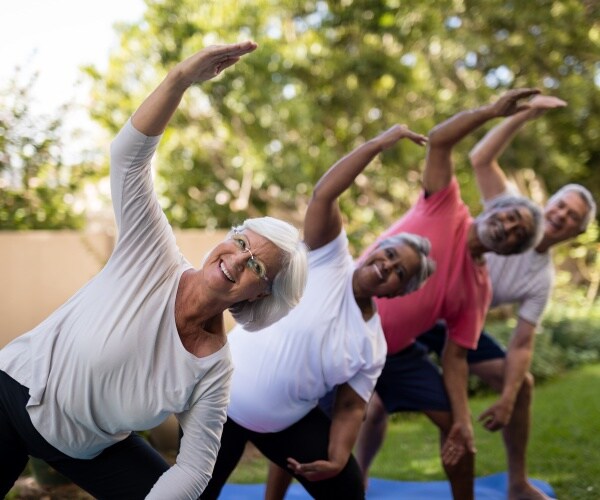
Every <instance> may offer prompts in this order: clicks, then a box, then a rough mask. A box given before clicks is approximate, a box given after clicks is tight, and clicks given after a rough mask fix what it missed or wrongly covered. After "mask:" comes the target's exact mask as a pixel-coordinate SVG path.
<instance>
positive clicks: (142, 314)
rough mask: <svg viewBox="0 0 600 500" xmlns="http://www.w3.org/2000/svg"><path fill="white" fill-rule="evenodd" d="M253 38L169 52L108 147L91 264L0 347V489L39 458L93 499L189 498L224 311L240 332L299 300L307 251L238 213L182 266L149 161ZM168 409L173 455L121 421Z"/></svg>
mask: <svg viewBox="0 0 600 500" xmlns="http://www.w3.org/2000/svg"><path fill="white" fill-rule="evenodd" d="M255 48H256V44H254V43H253V42H243V43H238V44H232V45H223V46H213V47H208V48H206V49H204V50H202V51H200V52H198V53H197V54H195V55H193V56H192V57H190V58H188V59H186V60H184V61H183V62H181V63H179V64H177V65H176V66H175V67H174V68H173V69H172V70H171V71H170V72H169V73H168V75H167V76H166V78H165V79H164V80H163V81H162V83H161V84H160V85H159V86H158V87H157V88H156V90H155V91H154V92H153V93H152V94H151V95H150V96H149V97H148V98H147V99H146V100H145V101H144V102H143V104H142V105H141V106H140V108H139V109H138V110H137V111H136V112H135V114H134V115H133V117H132V118H131V119H130V120H129V121H128V122H127V123H126V124H125V126H124V127H123V129H122V130H121V131H120V132H119V134H118V135H117V137H116V138H115V140H114V141H113V143H112V147H111V191H112V202H113V208H114V212H115V218H116V222H117V226H118V230H119V238H118V242H117V245H116V247H115V249H114V251H113V253H112V255H111V257H110V259H109V261H108V262H107V264H106V266H105V267H104V269H103V270H102V271H101V272H100V273H99V274H98V275H97V276H95V277H94V278H93V279H92V280H91V281H90V282H89V283H87V284H86V285H85V286H84V287H83V288H82V289H81V290H79V291H78V292H77V293H76V294H75V295H74V296H73V297H71V298H70V299H69V300H68V301H67V302H66V303H65V304H64V305H63V306H62V307H60V308H59V309H58V310H57V311H55V312H54V313H53V314H51V315H50V316H49V317H48V318H47V319H46V320H45V321H44V322H42V323H41V324H40V325H38V326H37V327H36V328H34V329H33V330H31V331H30V332H28V333H26V334H24V335H22V336H21V337H18V338H17V339H15V340H14V341H13V342H12V343H10V344H9V345H8V346H6V347H5V348H4V349H2V350H1V351H0V496H1V497H4V496H5V494H6V493H7V492H8V490H9V489H10V488H11V487H12V485H13V484H14V481H15V480H16V478H17V477H18V475H19V474H20V472H21V471H22V470H23V469H24V467H25V465H26V463H27V459H28V455H31V456H34V457H38V458H41V459H43V460H45V461H46V462H47V463H48V464H50V465H51V466H52V467H53V468H55V469H56V470H58V471H59V472H61V473H62V474H63V475H65V476H67V477H68V478H70V479H71V480H72V481H74V482H75V483H77V484H78V485H79V486H81V487H82V488H83V489H85V490H87V491H88V492H89V493H91V494H92V495H93V496H95V497H97V498H123V499H125V498H127V499H135V498H144V497H146V498H156V499H161V500H162V499H165V498H169V499H178V498H190V499H192V498H197V497H198V496H199V495H200V493H202V490H203V489H204V487H205V485H206V483H207V482H208V480H209V478H210V475H211V472H212V469H213V465H214V462H215V459H216V456H217V451H218V449H219V438H220V436H221V431H222V428H223V423H224V422H225V419H226V408H227V404H228V401H229V389H230V379H231V373H232V362H231V356H230V351H229V346H228V344H227V336H226V332H225V328H224V321H223V312H224V311H225V310H226V309H231V311H232V313H233V315H234V316H235V317H236V319H237V320H238V321H239V322H240V323H241V324H244V325H246V327H247V328H248V329H250V330H256V329H260V328H263V327H265V326H268V325H270V324H271V323H273V322H275V321H277V320H278V319H280V318H281V317H283V316H285V315H286V314H287V313H288V312H289V310H290V309H291V308H293V307H294V306H295V305H296V304H297V303H298V301H299V299H300V297H301V295H302V292H303V289H304V285H305V281H306V271H307V262H306V250H305V247H304V243H303V242H302V241H301V240H300V237H299V232H298V231H297V230H296V229H295V228H293V227H292V226H290V225H289V224H287V223H285V222H282V221H280V220H277V219H273V218H270V217H263V218H256V219H249V220H247V221H245V222H244V223H243V224H242V225H241V226H239V227H236V228H235V229H234V231H233V232H232V233H231V236H230V238H228V239H227V240H226V241H224V242H222V243H220V244H219V245H217V246H216V247H215V248H213V249H212V251H211V252H210V253H209V254H208V255H207V256H206V258H205V260H204V263H203V265H202V267H201V268H200V269H194V268H193V267H192V266H191V265H190V264H189V262H188V261H187V260H186V259H185V258H184V257H183V256H182V255H181V253H180V251H179V249H178V248H177V245H176V242H175V238H174V236H173V232H172V230H171V227H170V226H169V224H168V222H167V219H166V217H165V215H164V214H163V212H162V210H161V208H160V205H159V203H158V200H157V197H156V194H155V192H154V188H153V183H152V177H151V172H150V160H151V158H152V156H153V155H154V152H155V150H156V147H157V145H158V143H159V140H160V135H161V134H162V133H163V131H164V130H165V128H166V126H167V124H168V122H169V120H170V118H171V116H172V115H173V113H174V112H175V110H176V108H177V107H178V105H179V102H180V100H181V98H182V96H183V94H184V92H185V91H186V89H188V88H189V87H190V86H191V85H192V84H194V83H197V82H203V81H205V80H209V79H211V78H213V77H214V76H216V75H217V74H219V73H220V72H221V71H222V70H223V69H225V68H227V67H229V66H232V65H233V64H234V63H236V62H237V61H238V60H239V59H240V57H242V56H243V55H245V54H247V53H249V52H252V51H253V50H254V49H255ZM172 413H174V414H175V415H176V416H177V418H178V420H179V423H180V425H181V427H182V429H183V439H182V442H181V448H180V452H179V454H178V456H177V461H176V463H175V465H173V466H172V467H170V466H169V465H168V464H167V463H166V462H165V461H164V459H163V458H162V457H161V456H160V455H159V454H158V453H157V452H156V451H155V450H154V449H152V448H151V447H150V446H149V445H148V444H147V443H146V442H145V441H144V440H143V439H142V438H141V437H139V436H138V435H136V434H135V433H134V432H132V431H136V430H144V429H150V428H152V427H155V426H157V425H158V424H159V423H160V422H162V421H163V420H165V419H166V418H167V417H168V416H169V415H170V414H172Z"/></svg>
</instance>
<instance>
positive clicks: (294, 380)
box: [228, 231, 386, 432]
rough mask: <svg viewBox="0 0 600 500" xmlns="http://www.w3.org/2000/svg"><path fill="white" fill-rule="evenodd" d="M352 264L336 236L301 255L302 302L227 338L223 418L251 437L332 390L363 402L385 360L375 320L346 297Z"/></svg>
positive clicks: (284, 423)
mask: <svg viewBox="0 0 600 500" xmlns="http://www.w3.org/2000/svg"><path fill="white" fill-rule="evenodd" d="M354 269H355V265H354V262H353V260H352V257H351V256H350V254H349V252H348V240H347V238H346V234H345V232H344V231H342V232H341V233H340V235H339V236H338V237H337V238H336V239H334V240H333V241H332V242H330V243H328V244H327V245H325V246H323V247H321V248H319V249H317V250H314V251H311V252H310V253H309V273H308V282H307V285H306V290H305V292H304V295H303V297H302V300H301V301H300V303H299V304H298V306H296V307H295V308H294V309H293V310H292V311H291V312H290V313H289V314H288V315H287V316H286V317H284V318H283V319H281V320H280V321H278V322H277V323H275V324H273V325H271V326H270V327H268V328H265V329H263V330H261V331H259V332H248V331H246V330H244V329H243V327H241V326H239V325H238V326H236V327H235V328H234V329H233V330H232V331H231V333H229V338H228V341H229V345H230V347H231V353H232V357H233V363H234V365H235V370H234V373H233V379H232V383H231V402H230V405H229V409H228V415H229V416H230V417H231V418H232V419H233V420H234V421H235V422H237V423H238V424H240V425H242V426H243V427H246V428H247V429H250V430H253V431H256V432H277V431H280V430H282V429H285V428H287V427H289V426H290V425H292V424H293V423H295V422H297V421H298V420H300V419H301V418H302V417H304V415H306V414H307V413H308V412H309V411H310V410H312V409H313V408H314V407H315V406H316V405H317V404H318V400H319V399H320V398H321V397H323V396H324V395H325V394H327V392H329V391H330V390H332V389H333V388H334V387H335V386H336V385H339V384H343V383H346V382H347V383H348V384H349V385H350V386H351V387H352V389H354V390H355V391H356V393H357V394H358V395H359V396H360V397H361V398H362V399H364V400H365V401H368V400H369V398H370V397H371V394H372V392H373V389H374V387H375V383H376V381H377V378H378V377H379V374H380V373H381V370H382V368H383V364H384V363H385V356H386V343H385V338H384V336H383V331H382V329H381V323H380V320H379V315H378V314H375V315H373V317H372V318H371V319H369V321H367V322H365V321H364V319H363V317H362V313H361V311H360V309H359V307H358V305H357V304H356V301H355V299H354V294H353V292H352V274H353V272H354Z"/></svg>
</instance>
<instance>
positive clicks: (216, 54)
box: [132, 41, 257, 136]
mask: <svg viewBox="0 0 600 500" xmlns="http://www.w3.org/2000/svg"><path fill="white" fill-rule="evenodd" d="M256 47H257V45H256V43H254V42H252V41H246V42H241V43H234V44H230V45H212V46H210V47H206V48H204V49H202V50H201V51H199V52H197V53H196V54H194V55H193V56H191V57H188V58H187V59H185V60H184V61H181V62H180V63H179V64H177V65H176V66H175V67H174V68H173V69H172V70H171V71H169V73H168V74H167V76H166V77H165V79H164V80H163V81H162V82H161V83H160V84H159V86H158V87H157V88H156V89H155V90H154V91H153V92H152V93H151V94H150V95H149V96H148V97H147V98H146V100H144V102H143V103H142V104H141V105H140V107H139V108H138V109H137V111H136V112H135V113H134V115H133V119H132V120H133V121H132V123H133V126H134V127H135V128H136V129H137V130H139V131H140V132H141V133H142V134H144V135H147V136H156V135H160V134H162V133H163V132H164V130H165V128H166V126H167V124H168V123H169V120H170V119H171V117H172V116H173V113H174V112H175V110H176V109H177V107H178V106H179V103H180V102H181V98H182V97H183V94H184V93H185V91H186V90H187V89H188V88H189V87H190V86H191V85H193V84H194V83H200V82H204V81H206V80H210V79H211V78H214V77H215V76H217V75H218V74H219V73H221V71H223V70H224V69H226V68H228V67H229V66H232V65H233V64H235V63H236V62H238V61H239V60H240V57H242V56H243V55H245V54H248V53H249V52H252V51H253V50H254V49H256Z"/></svg>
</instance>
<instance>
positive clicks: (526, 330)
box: [418, 95, 596, 500]
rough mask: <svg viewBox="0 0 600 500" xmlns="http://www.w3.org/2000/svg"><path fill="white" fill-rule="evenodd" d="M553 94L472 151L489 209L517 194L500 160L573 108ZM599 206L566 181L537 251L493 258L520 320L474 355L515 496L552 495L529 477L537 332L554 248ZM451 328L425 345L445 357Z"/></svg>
mask: <svg viewBox="0 0 600 500" xmlns="http://www.w3.org/2000/svg"><path fill="white" fill-rule="evenodd" d="M566 104H567V103H566V102H565V101H563V100H561V99H558V98H557V97H553V96H544V95H537V96H535V97H533V98H532V99H531V100H530V101H529V102H528V106H527V108H526V109H525V110H523V111H521V112H519V113H517V114H515V115H513V116H510V117H508V118H506V119H505V120H504V121H502V122H501V123H500V124H498V125H497V126H495V127H494V128H493V129H492V130H490V131H489V132H488V133H487V134H486V136H485V137H484V138H483V139H481V141H479V143H478V144H477V145H476V146H475V147H474V148H473V150H472V151H471V153H470V159H471V163H472V165H473V168H474V170H475V175H476V178H477V183H478V185H479V190H480V192H481V195H482V197H483V201H484V204H487V203H489V202H491V201H493V200H494V199H496V198H497V197H498V196H502V195H503V194H505V193H507V192H511V191H512V187H511V186H510V185H509V183H508V179H507V178H506V176H505V174H504V172H503V171H502V168H501V167H500V165H499V163H498V158H499V156H500V155H501V154H502V152H503V151H504V149H505V148H506V147H507V146H508V145H509V144H510V141H511V140H512V138H513V137H514V136H515V135H516V134H517V132H518V131H519V130H520V129H521V128H522V127H523V126H524V125H525V124H526V123H527V122H529V121H530V120H533V119H535V118H537V117H539V116H541V115H542V114H543V113H545V112H546V111H548V110H551V109H555V108H561V107H563V106H566ZM595 213H596V203H595V201H594V199H593V197H592V195H591V193H590V192H589V191H588V190H587V189H586V188H585V187H583V186H581V185H579V184H567V185H566V186H563V187H562V188H561V189H559V190H558V191H557V192H556V193H555V194H554V195H553V196H551V197H550V199H549V200H548V202H547V204H546V206H545V209H544V221H545V223H544V234H543V237H542V239H541V241H540V243H538V244H537V246H536V247H535V248H532V249H530V250H528V251H526V252H524V253H522V254H518V255H508V256H505V255H496V254H493V253H490V254H488V255H486V260H487V265H488V269H489V273H490V280H491V283H492V292H493V295H492V303H491V307H497V306H500V305H502V304H517V305H518V307H519V309H518V315H517V323H516V326H515V328H514V330H513V333H512V336H511V339H510V342H509V344H508V348H507V349H506V350H505V349H504V348H503V347H501V346H500V345H499V344H498V342H496V340H495V339H494V338H493V337H492V336H491V335H490V334H489V333H487V332H486V331H483V332H482V333H481V336H480V338H479V343H478V344H477V348H476V349H475V350H474V351H469V353H468V355H467V362H468V364H469V370H470V372H471V373H473V374H475V375H476V376H478V377H479V378H481V379H482V380H483V381H484V382H485V383H487V384H488V385H489V386H490V387H491V388H493V389H494V390H495V391H497V392H498V393H499V394H500V396H499V398H498V400H496V401H495V402H494V403H493V404H492V405H491V406H490V407H489V408H487V409H486V410H485V411H484V412H483V413H482V414H481V415H480V416H479V421H481V422H482V423H483V425H484V427H485V428H486V429H487V430H489V431H498V430H502V435H503V438H504V443H505V447H506V454H507V462H508V475H509V484H508V498H509V499H511V500H512V499H543V498H547V496H546V495H544V494H543V493H542V492H541V491H539V490H538V489H537V488H535V487H534V486H533V485H532V484H531V483H530V482H529V480H528V477H527V462H526V452H527V442H528V438H529V428H530V425H531V424H530V421H531V402H532V395H533V376H532V375H531V373H529V369H530V366H531V360H532V357H533V349H534V344H535V330H536V327H537V326H538V324H539V322H540V320H541V317H542V314H543V312H544V309H545V307H546V303H547V302H548V299H549V297H550V294H551V292H552V286H553V279H554V268H553V264H552V254H551V252H550V250H551V248H552V247H553V246H554V245H557V244H559V243H562V242H564V241H567V240H569V239H571V238H574V237H576V236H578V235H579V234H581V233H582V232H584V231H585V230H586V228H587V226H588V223H589V222H590V221H591V220H593V219H594V217H595ZM444 339H445V328H444V327H440V326H439V325H438V326H437V327H436V328H435V329H433V330H432V331H429V332H427V333H426V334H424V335H422V336H421V337H419V339H418V340H419V341H420V342H422V343H424V344H426V345H427V347H428V348H429V349H430V350H432V351H435V352H438V353H440V352H441V350H442V348H443V345H444Z"/></svg>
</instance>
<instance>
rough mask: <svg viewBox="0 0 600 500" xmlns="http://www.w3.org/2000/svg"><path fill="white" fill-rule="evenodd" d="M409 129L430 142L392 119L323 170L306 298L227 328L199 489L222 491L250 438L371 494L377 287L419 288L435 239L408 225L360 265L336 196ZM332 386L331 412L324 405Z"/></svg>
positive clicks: (307, 476) (333, 490)
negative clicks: (262, 320) (269, 318)
mask: <svg viewBox="0 0 600 500" xmlns="http://www.w3.org/2000/svg"><path fill="white" fill-rule="evenodd" d="M402 138H408V139H410V140H412V141H413V142H415V143H417V144H420V145H422V144H424V143H425V141H426V138H425V137H424V136H422V135H419V134H416V133H414V132H412V131H410V130H409V129H408V128H406V127H404V126H400V125H396V126H394V127H392V128H390V129H389V130H387V131H385V132H384V133H382V134H380V135H379V136H377V137H375V138H374V139H372V140H370V141H368V142H366V143H365V144H363V145H362V146H360V147H358V148H357V149H355V150H354V151H353V152H351V153H350V154H349V155H347V156H345V157H344V158H342V159H341V160H340V161H338V162H337V163H336V164H335V165H333V167H331V168H330V170H329V171H328V172H327V173H326V174H325V175H323V177H322V178H321V179H320V181H319V182H318V183H317V185H316V187H315V190H314V193H313V196H312V198H311V201H310V204H309V206H308V209H307V212H306V216H305V221H304V238H305V242H306V244H307V245H308V247H309V248H310V252H309V273H308V283H307V286H306V291H305V295H304V296H303V298H302V300H301V301H300V304H299V305H298V306H297V308H296V309H295V310H294V311H292V313H291V314H289V315H288V316H287V317H286V318H283V319H282V320H280V321H278V322H277V323H275V324H273V325H271V326H270V327H267V328H265V329H263V330H261V331H260V332H249V331H248V330H247V329H246V328H244V327H243V326H242V325H238V326H237V327H236V328H235V329H234V330H233V331H232V332H230V333H229V344H230V347H231V351H232V358H233V362H234V365H235V370H234V374H233V378H232V392H231V402H230V405H229V408H228V411H227V413H228V419H227V422H226V424H225V427H224V431H223V436H222V440H221V448H220V451H219V455H218V457H217V462H216V464H215V469H214V471H213V477H212V479H211V481H210V482H209V484H208V485H207V487H206V489H205V490H204V493H203V494H202V496H201V498H203V499H205V498H209V499H212V498H217V497H218V495H219V493H220V491H221V488H222V486H223V484H224V483H225V482H226V481H227V478H228V477H229V475H230V473H231V472H232V470H233V469H234V468H235V466H236V464H237V462H238V460H239V458H240V457H241V455H242V452H243V450H244V446H245V444H246V442H247V441H251V442H253V443H254V444H255V445H256V446H257V448H258V449H259V450H260V451H261V452H262V453H263V454H264V455H265V456H267V457H268V458H269V459H270V460H271V461H272V462H274V463H275V464H277V465H278V466H279V467H280V468H288V469H289V470H290V471H291V473H292V474H293V475H294V476H295V477H296V478H297V479H298V480H299V481H300V482H301V483H302V484H303V486H304V487H305V488H306V489H307V491H308V492H309V493H310V494H311V495H313V496H314V497H316V498H327V499H331V498H344V499H352V498H363V497H364V487H363V484H362V477H361V474H360V471H359V469H358V465H357V463H356V461H355V460H354V457H352V456H351V452H352V447H353V445H354V442H355V439H356V436H357V433H358V430H359V427H360V425H361V422H362V421H363V418H364V415H365V410H366V406H367V402H368V401H369V399H370V397H371V394H372V392H373V389H374V387H375V382H376V380H377V377H378V376H379V374H380V372H381V369H382V367H383V364H384V362H385V356H386V342H385V339H384V336H383V331H382V329H381V324H380V321H379V316H378V314H377V311H376V310H375V307H374V304H373V301H372V297H373V296H378V297H386V296H390V297H391V296H396V295H401V294H404V293H409V292H411V291H413V290H416V289H417V288H419V287H420V286H421V284H422V283H423V282H424V281H425V280H426V279H427V277H428V276H429V275H430V274H431V272H432V271H433V263H432V262H431V261H430V260H429V258H428V257H427V255H428V253H429V242H428V241H427V240H425V239H423V238H421V237H418V236H414V235H409V234H406V233H403V234H400V235H397V236H395V237H394V238H393V239H390V240H384V241H382V242H381V244H380V245H379V246H378V247H377V248H375V249H374V250H373V251H372V253H371V254H369V255H368V256H367V257H366V258H365V259H364V260H363V261H362V262H361V263H360V264H358V265H356V264H355V263H354V261H353V259H352V257H351V255H350V253H349V251H348V241H347V238H346V234H345V232H344V230H343V227H342V214H341V212H340V209H339V205H338V197H339V196H340V195H341V194H342V193H343V192H344V191H345V190H346V189H347V188H348V187H350V185H351V184H352V183H353V182H354V179H355V178H356V176H357V175H358V174H359V173H360V172H362V171H363V169H364V168H365V167H366V166H367V165H368V164H369V163H370V161H371V160H372V159H373V158H374V157H375V156H376V155H377V154H378V153H380V152H381V151H383V150H385V149H388V148H390V147H391V146H392V145H394V144H395V143H396V142H397V141H399V140H400V139H402ZM334 388H335V389H336V396H335V402H334V405H333V412H332V415H331V419H329V418H328V417H327V416H326V415H325V414H324V413H323V412H321V411H320V410H319V409H318V407H317V405H318V402H319V399H320V398H322V397H323V396H324V395H325V394H327V393H329V392H330V391H332V390H333V389H334ZM276 470H277V469H276ZM269 494H270V493H269Z"/></svg>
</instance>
